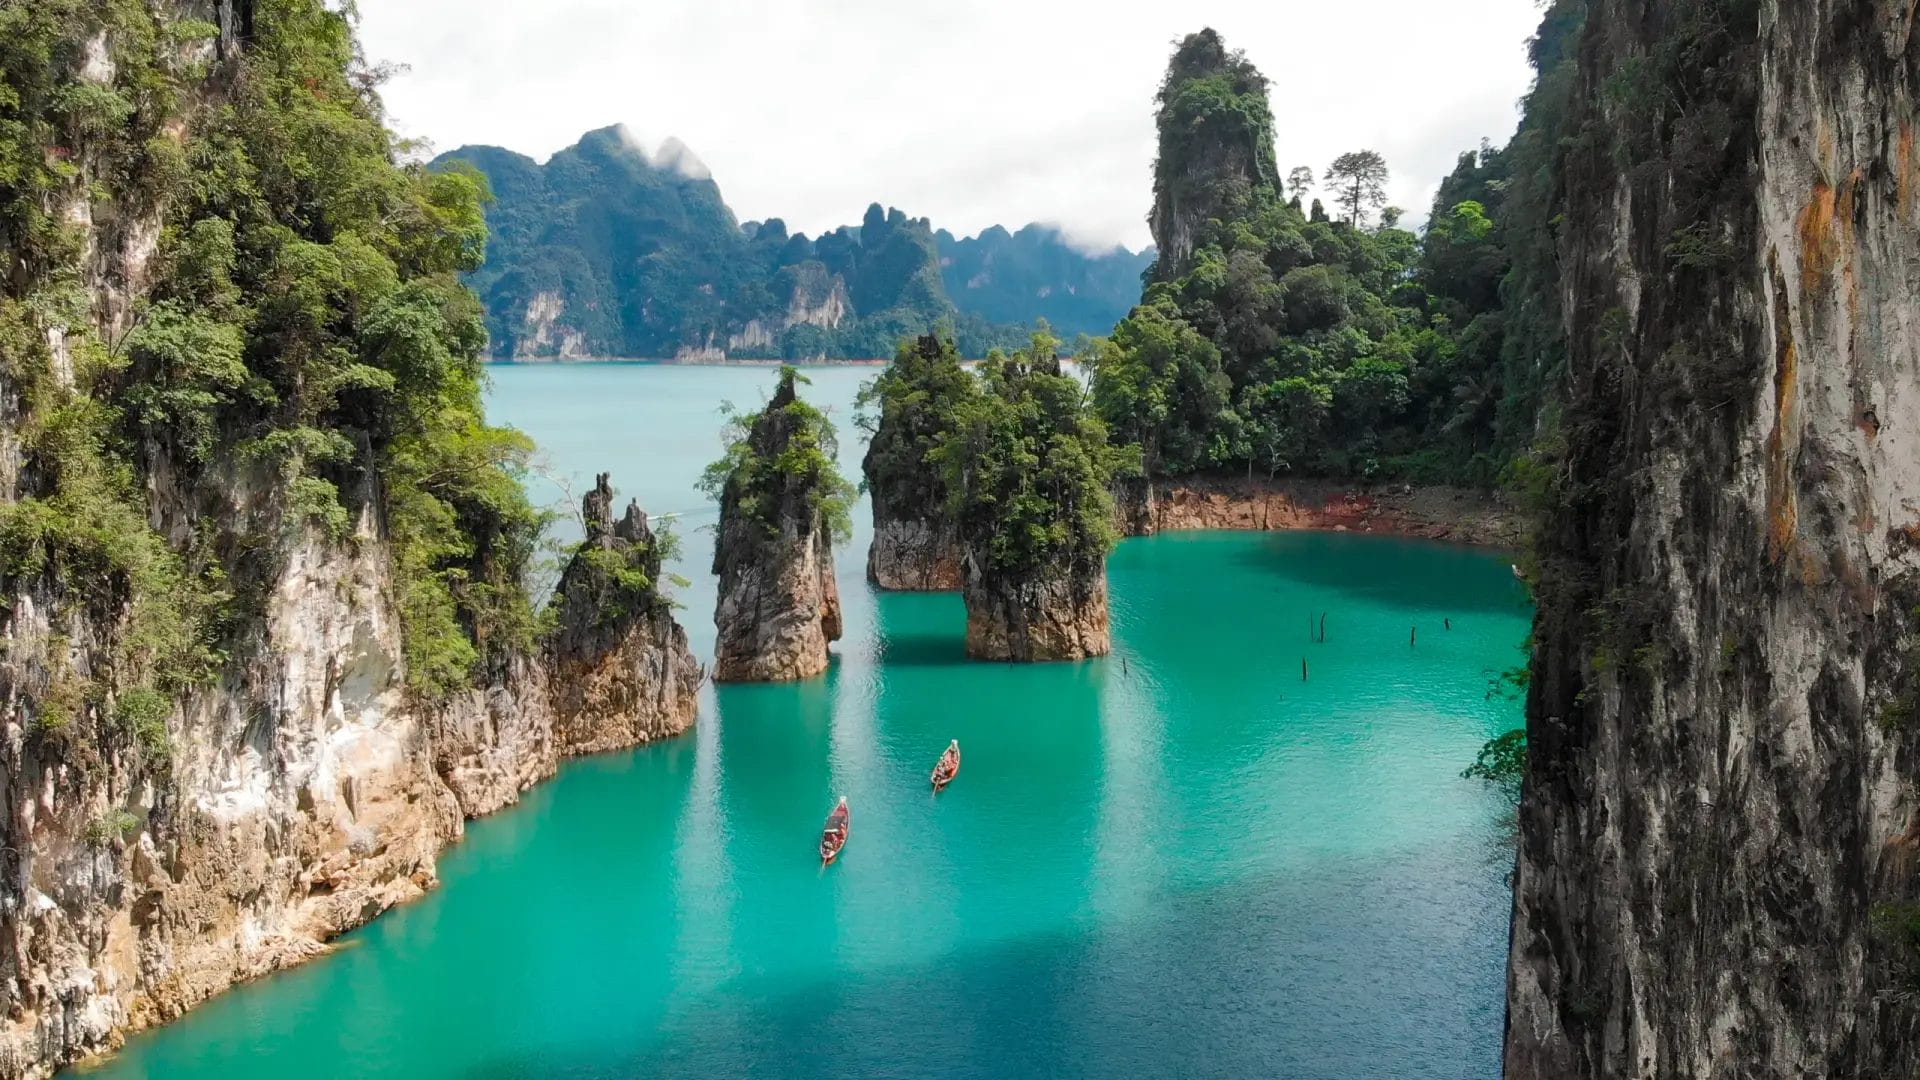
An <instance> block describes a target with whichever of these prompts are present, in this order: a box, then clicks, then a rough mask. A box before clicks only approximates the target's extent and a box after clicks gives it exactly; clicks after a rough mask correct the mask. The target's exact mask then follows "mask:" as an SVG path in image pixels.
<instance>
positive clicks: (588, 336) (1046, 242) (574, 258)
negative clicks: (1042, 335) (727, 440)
mask: <svg viewBox="0 0 1920 1080" xmlns="http://www.w3.org/2000/svg"><path fill="white" fill-rule="evenodd" d="M461 163H465V164H469V165H472V166H473V167H474V168H477V169H478V170H480V172H481V173H482V174H484V175H485V176H486V178H487V179H488V181H489V182H490V184H491V187H492V190H493V194H494V201H493V203H492V204H491V205H490V206H489V207H488V209H487V222H488V225H489V226H490V227H491V229H492V233H493V239H492V244H491V246H490V248H489V250H488V256H487V260H486V263H485V265H484V266H483V267H481V268H480V269H479V270H478V271H477V272H476V273H474V274H473V275H472V276H471V278H470V279H469V282H470V284H471V285H472V286H473V287H474V289H475V290H476V291H478V292H479V294H480V296H481V298H482V300H483V301H484V302H485V304H486V307H487V312H488V329H489V332H490V338H491V341H492V346H491V351H492V353H493V355H495V356H497V357H501V358H516V357H517V358H544V357H576V356H637V357H662V358H671V357H685V358H690V359H722V358H728V357H731V358H757V359H789V360H804V359H813V358H822V357H830V358H871V357H883V356H891V355H893V351H894V347H895V345H896V344H897V343H898V341H899V340H901V339H902V338H911V337H914V336H917V335H919V334H923V333H928V332H931V331H934V330H936V329H938V330H940V331H941V332H943V333H945V334H947V335H949V336H953V337H956V338H957V339H958V340H959V342H960V346H961V349H962V351H964V352H965V353H966V354H967V355H969V356H981V355H984V354H985V353H986V352H987V350H988V349H990V348H993V347H995V346H1007V347H1016V346H1018V345H1019V344H1021V343H1023V342H1024V341H1025V340H1026V338H1027V336H1028V335H1029V334H1030V333H1031V330H1032V328H1033V327H1034V326H1035V325H1036V324H1037V323H1039V322H1041V321H1045V322H1048V323H1050V324H1052V325H1053V326H1054V327H1055V328H1057V329H1059V330H1060V331H1062V332H1064V333H1067V334H1079V333H1090V334H1099V333H1104V332H1106V330H1107V328H1108V327H1110V326H1112V325H1113V323H1114V321H1115V320H1117V319H1118V318H1119V317H1120V316H1121V315H1122V314H1124V313H1125V311H1126V309H1127V307H1128V306H1129V305H1130V304H1131V303H1132V301H1133V299H1134V297H1135V295H1136V294H1137V292H1138V288H1139V279H1140V274H1141V272H1142V271H1143V270H1144V269H1145V268H1146V266H1147V265H1148V264H1149V263H1150V262H1151V257H1150V256H1148V255H1134V254H1132V253H1130V252H1127V251H1125V250H1124V249H1116V250H1114V251H1112V252H1109V253H1107V254H1102V255H1088V254H1085V253H1082V252H1081V251H1079V250H1076V249H1075V248H1074V247H1073V246H1071V245H1070V244H1068V243H1067V241H1066V240H1065V238H1064V237H1062V236H1061V235H1060V233H1059V232H1058V231H1057V230H1053V229H1049V228H1045V227H1042V226H1037V225H1030V226H1028V227H1026V228H1024V229H1022V230H1020V231H1019V232H1017V233H1009V232H1007V231H1006V230H1005V229H1001V228H998V227H995V228H992V229H989V230H987V231H986V232H984V233H982V234H981V235H979V236H978V237H969V238H966V239H955V238H954V237H953V235H952V234H951V233H949V232H947V231H946V230H940V231H938V232H936V231H935V230H934V229H933V227H932V225H931V223H930V222H928V221H927V220H926V219H924V218H912V217H908V216H907V215H906V214H905V213H904V212H902V211H900V210H897V209H885V208H882V207H881V206H880V205H879V204H877V203H876V204H874V205H872V206H870V207H868V209H867V212H866V215H865V217H864V218H863V219H862V221H861V223H860V224H859V225H857V226H845V227H842V228H838V229H834V230H832V231H831V232H828V233H825V234H823V235H821V236H819V237H818V238H809V237H807V236H806V235H804V234H790V233H789V232H788V230H787V226H786V224H785V223H784V222H782V221H781V220H779V219H778V218H774V219H770V220H767V221H757V222H756V221H750V222H746V223H744V224H743V223H740V222H738V221H736V220H735V218H734V215H733V211H732V210H730V209H729V208H728V207H727V205H726V202H725V201H724V200H723V199H722V198H721V195H720V188H719V186H718V185H717V184H715V182H714V181H713V179H712V177H711V176H709V175H708V172H707V169H706V167H705V166H704V165H702V164H701V163H700V162H699V160H698V159H697V158H695V157H694V156H693V154H692V152H691V151H690V150H688V149H687V148H686V147H685V146H684V145H682V144H680V143H679V142H678V141H676V140H671V139H670V140H668V141H667V142H666V143H665V144H663V145H662V146H660V147H658V148H656V149H654V150H651V151H649V150H648V149H646V148H645V147H642V146H640V145H639V144H638V143H637V142H636V141H635V140H634V139H633V138H632V136H630V135H629V134H628V133H627V132H626V131H625V129H624V128H620V127H609V128H602V129H600V130H597V131H591V132H588V133H587V134H586V135H584V136H582V137H581V139H580V141H579V142H577V143H576V144H574V145H573V146H570V147H568V148H567V149H565V150H562V151H560V152H559V153H557V154H555V155H554V156H553V157H552V158H551V159H550V160H549V161H547V162H546V163H545V164H544V165H542V164H539V163H536V162H535V161H534V160H533V159H531V158H528V157H525V156H523V155H520V154H516V153H513V152H512V151H508V150H503V149H500V148H498V147H491V146H466V147H461V148H459V149H457V150H453V151H450V152H449V153H446V154H443V155H441V156H440V157H439V158H438V159H436V160H435V162H434V165H433V167H434V168H435V169H436V170H449V169H452V168H454V167H456V166H458V165H459V164H461Z"/></svg>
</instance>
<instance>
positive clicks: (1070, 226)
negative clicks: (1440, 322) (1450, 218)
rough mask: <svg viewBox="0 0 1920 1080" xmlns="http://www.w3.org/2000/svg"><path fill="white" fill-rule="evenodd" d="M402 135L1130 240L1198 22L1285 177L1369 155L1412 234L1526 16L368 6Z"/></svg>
mask: <svg viewBox="0 0 1920 1080" xmlns="http://www.w3.org/2000/svg"><path fill="white" fill-rule="evenodd" d="M359 7H360V12H361V17H362V23H361V36H362V39H363V41H364V43H365V46H366V50H367V54H368V56H369V58H371V59H373V60H376V61H392V62H395V63H401V64H405V65H408V70H407V71H406V72H405V73H404V74H401V75H399V76H397V77H396V78H395V79H394V80H393V81H392V82H390V83H389V84H388V85H387V87H386V90H385V97H386V101H387V108H388V112H389V113H390V116H391V120H392V122H393V123H394V125H395V126H396V127H397V128H398V129H399V130H400V131H401V133H402V134H405V135H408V136H413V137H418V138H424V139H426V140H428V141H430V142H431V143H432V144H433V147H434V149H436V150H450V149H452V148H454V147H456V146H459V145H461V144H463V143H492V144H496V145H500V146H505V147H508V148H510V149H513V150H518V151H520V152H521V153H524V154H529V155H531V156H533V157H535V158H537V159H540V160H545V159H546V157H547V156H548V155H550V154H552V153H553V152H554V151H556V150H559V149H561V148H563V147H565V146H567V145H569V144H571V143H572V142H573V141H574V140H575V139H577V138H578V137H579V136H580V134H581V133H582V132H584V131H587V130H589V129H591V128H596V127H603V126H605V125H608V124H614V123H625V124H626V125H627V126H628V127H629V128H630V129H631V130H632V131H633V132H635V133H636V134H637V135H638V136H639V137H640V138H641V139H642V140H645V141H647V142H648V143H649V144H657V143H658V142H660V141H661V140H663V139H664V138H666V137H667V136H669V135H672V136H678V137H679V138H680V139H681V140H683V141H684V142H685V143H686V144H687V145H688V146H690V147H691V148H692V149H693V151H694V152H695V153H696V154H698V155H699V157H700V158H701V159H702V160H703V161H705V162H706V164H707V165H708V167H709V168H711V169H712V171H713V175H714V178H715V179H716V180H717V181H718V182H719V184H720V189H721V191H722V193H723V194H724V195H725V196H726V199H727V202H728V204H729V205H730V206H732V207H733V210H734V212H735V213H736V214H737V215H739V217H740V219H741V220H743V221H745V220H750V219H762V218H767V217H782V218H785V219H786V221H787V224H788V226H789V227H790V228H792V229H795V230H804V231H806V232H808V233H818V232H820V231H821V230H824V229H829V228H832V227H834V226H837V225H843V224H850V223H857V222H858V221H859V220H860V215H861V213H862V212H863V211H864V210H865V209H866V206H867V204H868V203H870V202H875V201H878V202H882V203H886V204H889V205H894V206H898V207H900V208H901V209H903V210H905V211H907V212H908V213H910V214H912V215H914V216H917V217H931V218H932V219H933V223H934V225H935V226H936V227H942V228H947V229H951V230H953V231H954V232H955V233H961V234H966V233H974V232H978V231H979V230H981V229H983V228H985V227H987V226H989V225H993V224H1002V225H1006V226H1008V227H1009V228H1018V227H1019V226H1020V225H1023V224H1025V223H1027V222H1029V221H1044V222H1052V223H1055V224H1058V225H1060V226H1062V227H1063V228H1065V229H1066V230H1067V231H1068V232H1069V233H1070V234H1072V235H1073V236H1075V237H1076V238H1077V239H1079V240H1081V241H1084V242H1086V243H1088V244H1099V243H1110V242H1121V243H1125V244H1127V245H1128V246H1130V247H1134V248H1139V247H1142V246H1144V245H1145V244H1146V243H1147V242H1148V239H1149V238H1148V234H1147V227H1146V223H1145V215H1146V211H1147V207H1148V205H1149V202H1150V200H1151V197H1152V195H1151V187H1150V185H1151V168H1152V162H1153V151H1154V134H1153V116H1152V110H1153V95H1154V91H1155V89H1156V88H1157V87H1158V85H1159V82H1160V77H1161V74H1162V73H1163V71H1164V70H1165V67H1166V62H1167V57H1168V55H1169V54H1170V53H1171V52H1172V49H1173V43H1174V41H1175V40H1176V39H1177V38H1178V37H1180V36H1181V35H1183V34H1186V33H1189V32H1191V31H1193V30H1196V29H1199V28H1200V27H1202V26H1212V27H1214V28H1215V29H1217V30H1219V31H1220V33H1221V34H1223V35H1224V36H1225V37H1226V40H1227V43H1228V45H1229V46H1231V47H1234V48H1240V49H1244V50H1246V53H1247V56H1248V58H1249V59H1251V60H1252V61H1253V62H1254V63H1255V64H1256V65H1258V66H1259V68H1260V70H1261V71H1262V72H1264V73H1265V74H1266V76H1267V77H1268V79H1270V80H1271V81H1272V83H1273V91H1272V93H1273V107H1274V115H1275V119H1276V125H1277V128H1278V132H1279V139H1278V149H1279V155H1280V167H1281V171H1282V172H1283V173H1284V172H1285V171H1286V170H1287V169H1288V168H1290V167H1291V166H1294V165H1311V166H1313V167H1314V169H1315V170H1316V171H1317V172H1323V171H1324V170H1325V168H1326V165H1327V162H1329V161H1331V160H1332V159H1333V158H1334V157H1335V156H1336V155H1337V154H1340V153H1342V152H1344V151H1347V150H1353V149H1360V148H1372V149H1376V150H1379V151H1380V152H1381V153H1382V154H1385V155H1386V158H1387V161H1388V163H1389V165H1391V166H1392V168H1393V173H1394V175H1393V183H1392V185H1391V187H1390V189H1389V194H1390V195H1391V197H1392V201H1393V202H1394V203H1395V204H1397V205H1400V206H1403V207H1405V208H1406V209H1407V210H1408V211H1409V212H1410V213H1409V216H1410V217H1414V218H1424V216H1425V212H1426V208H1427V204H1428V202H1429V201H1430V199H1431V198H1432V194H1433V190H1434V185H1435V184H1437V183H1438V182H1439V179H1440V178H1441V176H1443V175H1444V174H1445V173H1446V172H1447V171H1448V170H1449V169H1450V168H1451V167H1452V165H1453V162H1454V159H1455V157H1456V156H1457V155H1458V153H1459V152H1460V151H1461V150H1464V149H1468V148H1471V147H1473V146H1476V145H1478V143H1479V141H1480V139H1481V138H1482V137H1483V136H1485V137H1488V138H1491V139H1493V140H1494V141H1495V142H1496V143H1503V142H1505V141H1506V139H1507V137H1508V136H1509V135H1510V134H1511V133H1512V131H1513V127H1514V123H1515V121H1516V120H1517V118H1518V112H1517V107H1516V106H1517V101H1518V99H1519V97H1520V95H1521V94H1523V93H1524V92H1525V91H1526V88H1527V85H1528V82H1529V80H1530V77H1531V75H1530V72H1529V70H1528V68H1527V64H1526V56H1525V41H1526V39H1527V37H1528V36H1529V35H1530V34H1531V33H1532V32H1533V29H1534V26H1535V24H1536V22H1537V20H1538V17H1539V15H1538V11H1537V9H1536V7H1535V0H1451V2H1448V0H1438V2H1437V0H1336V2H1333V3H1328V2H1326V0H1314V2H1312V3H1307V2H1304V0H1193V2H1184V3H1183V2H1174V0H1154V2H1141V0H785V2H779V0H541V2H539V3H527V2H526V0H360V3H359Z"/></svg>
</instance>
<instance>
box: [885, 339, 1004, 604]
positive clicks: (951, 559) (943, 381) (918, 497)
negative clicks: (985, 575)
mask: <svg viewBox="0 0 1920 1080" xmlns="http://www.w3.org/2000/svg"><path fill="white" fill-rule="evenodd" d="M979 394H980V384H979V380H977V379H975V378H974V377H973V375H972V374H971V373H969V372H968V371H967V370H966V369H965V368H963V367H961V366H960V354H959V352H958V350H956V349H955V348H954V345H953V343H952V342H951V341H942V340H941V339H940V338H938V337H935V336H933V335H930V334H929V335H926V336H923V337H921V338H920V339H919V340H918V341H915V342H912V343H910V344H909V343H902V345H901V347H900V351H899V354H898V355H897V356H895V357H894V361H893V365H892V366H891V367H889V368H887V370H886V371H884V372H882V373H881V374H880V375H879V376H878V377H877V378H875V379H874V380H873V381H872V382H871V383H868V384H867V386H866V387H865V388H863V389H862V390H861V392H860V405H861V408H862V409H863V410H865V409H869V408H874V409H876V410H877V412H876V413H864V412H863V415H862V417H861V423H862V426H864V427H866V428H867V429H868V430H869V431H870V432H871V433H872V439H871V441H869V442H868V444H867V456H866V457H865V459H863V460H862V461H861V471H862V473H863V474H864V476H865V479H866V485H867V494H868V497H869V498H871V499H872V500H873V543H872V545H871V546H870V547H868V549H867V580H868V581H871V582H873V583H874V584H875V585H876V586H878V587H880V588H882V589H900V590H918V591H926V592H938V591H943V590H950V589H958V588H959V587H960V579H961V571H960V561H961V560H960V535H959V532H958V531H957V529H956V528H955V525H954V521H953V515H952V513H951V511H950V508H949V506H948V505H947V504H948V491H947V485H946V480H945V478H944V476H943V475H942V474H941V472H940V470H939V468H938V467H937V465H936V464H935V463H934V462H933V460H932V455H933V452H934V451H935V450H936V449H937V448H938V446H939V444H940V441H941V439H942V438H943V437H944V436H945V435H946V433H947V432H948V431H950V430H951V429H952V427H953V424H954V421H955V416H956V414H957V413H958V412H959V411H960V410H962V409H963V408H964V407H965V406H966V405H967V404H968V403H969V402H971V401H972V400H973V399H975V398H977V397H978V396H979Z"/></svg>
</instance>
